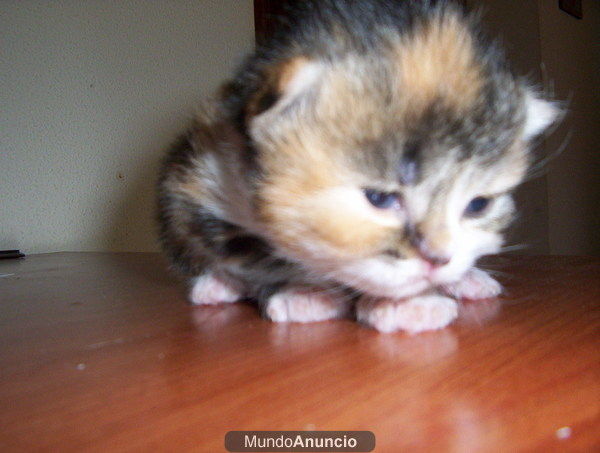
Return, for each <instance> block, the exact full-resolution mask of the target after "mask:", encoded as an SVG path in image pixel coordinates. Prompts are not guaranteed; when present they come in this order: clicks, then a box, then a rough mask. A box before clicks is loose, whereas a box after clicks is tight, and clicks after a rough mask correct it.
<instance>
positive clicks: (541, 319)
mask: <svg viewBox="0 0 600 453" xmlns="http://www.w3.org/2000/svg"><path fill="white" fill-rule="evenodd" d="M489 266H490V267H491V268H493V269H494V270H496V271H498V272H499V274H500V279H501V280H502V281H503V283H504V284H505V286H506V294H505V296H503V298H502V300H501V301H483V302H478V303H468V304H463V306H462V307H461V315H460V318H459V320H458V321H457V322H456V323H455V324H453V325H452V326H451V327H449V328H447V329H445V330H441V331H437V332H429V333H424V334H421V335H416V336H408V335H405V334H391V335H385V334H379V333H377V332H375V331H372V330H369V329H366V328H364V327H361V326H359V325H357V324H356V323H354V322H352V321H346V320H344V321H330V322H323V323H317V324H310V325H301V324H274V323H270V322H268V321H265V320H262V319H261V318H260V317H259V316H258V314H257V311H256V309H255V307H254V306H252V304H250V303H241V304H232V305H226V306H217V307H203V308H201V307H196V308H194V307H191V306H189V305H187V304H186V302H185V297H184V292H183V291H184V287H183V285H182V284H181V283H180V282H177V281H176V280H175V279H174V278H172V277H171V276H169V274H168V273H167V272H166V271H165V267H166V266H165V263H164V262H163V260H162V258H161V257H160V256H158V255H155V254H141V253H140V254H136V253H129V254H98V253H58V254H46V255H34V256H29V257H26V258H24V259H21V260H15V261H4V262H0V426H1V429H0V451H2V452H8V451H19V452H20V451H61V452H62V451H82V450H84V451H148V450H151V451H200V452H204V451H206V452H218V451H222V450H223V449H224V447H223V439H224V436H225V434H226V433H227V431H230V430H311V429H316V430H369V431H372V432H374V433H375V436H376V442H377V447H376V450H375V451H378V452H388V451H389V452H397V451H450V452H453V451H456V452H469V451H484V452H488V451H503V452H507V451H544V452H546V451H599V449H600V442H599V440H600V423H599V408H600V361H599V358H600V348H599V346H600V322H599V321H600V319H599V318H600V317H599V313H600V310H599V308H600V260H599V259H598V258H587V257H502V258H496V259H494V260H492V261H491V263H490V264H489Z"/></svg>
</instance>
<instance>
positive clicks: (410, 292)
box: [333, 259, 432, 299]
mask: <svg viewBox="0 0 600 453" xmlns="http://www.w3.org/2000/svg"><path fill="white" fill-rule="evenodd" d="M333 274H334V276H335V278H336V279H337V280H338V281H339V282H341V283H343V284H345V285H348V286H350V287H352V288H355V289H357V290H359V291H361V292H362V293H364V294H367V295H370V296H375V297H386V298H393V299H402V298H405V297H410V296H414V295H416V294H419V293H422V292H423V291H425V290H427V289H429V288H431V286H432V285H431V282H429V281H428V280H427V279H426V278H425V272H424V269H423V263H421V262H420V261H419V260H405V261H400V262H396V263H389V262H383V261H381V260H379V259H366V260H361V261H357V262H354V263H351V264H347V265H344V266H342V267H341V268H339V269H337V270H336V271H335V272H333Z"/></svg>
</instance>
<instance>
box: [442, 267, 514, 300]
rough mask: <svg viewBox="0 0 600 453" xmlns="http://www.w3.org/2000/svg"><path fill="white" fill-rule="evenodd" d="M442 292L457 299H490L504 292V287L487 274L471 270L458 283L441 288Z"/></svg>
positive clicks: (474, 269) (478, 270)
mask: <svg viewBox="0 0 600 453" xmlns="http://www.w3.org/2000/svg"><path fill="white" fill-rule="evenodd" d="M440 289H441V291H442V292H443V293H444V294H447V295H448V296H451V297H454V298H455V299H469V300H478V299H490V298H492V297H496V296H498V295H499V294H500V293H501V292H502V286H500V283H498V282H497V281H496V280H494V279H493V278H492V277H490V276H489V275H488V274H487V273H486V272H484V271H482V270H480V269H476V268H473V269H470V270H469V271H467V273H466V274H465V275H464V276H463V277H462V278H461V279H460V280H459V281H457V282H455V283H449V284H447V285H443V286H441V288H440Z"/></svg>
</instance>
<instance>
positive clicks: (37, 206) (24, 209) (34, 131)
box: [0, 0, 254, 253]
mask: <svg viewBox="0 0 600 453" xmlns="http://www.w3.org/2000/svg"><path fill="white" fill-rule="evenodd" d="M253 45H254V28H253V12H252V0H176V1H166V0H154V1H152V0H139V1H136V0H87V1H86V0H60V1H41V0H36V1H33V0H13V1H8V0H4V1H2V2H0V55H1V61H2V71H1V73H0V249H6V248H20V249H22V250H24V251H25V252H26V253H34V252H47V251H58V250H154V249H155V248H156V245H155V234H154V229H155V228H154V221H153V211H154V207H153V202H154V199H153V185H154V181H155V177H156V170H157V162H158V159H159V156H160V155H161V153H162V150H163V149H164V148H165V147H166V146H167V145H168V144H169V142H170V141H171V140H172V139H173V138H174V136H175V135H176V134H177V133H178V132H180V131H181V130H182V128H184V127H185V125H186V122H187V119H188V118H189V117H190V116H191V115H192V114H193V111H194V106H195V105H196V104H197V102H198V100H199V99H201V98H202V97H203V96H205V95H207V94H209V93H210V92H211V91H212V90H213V89H214V88H215V87H216V86H217V84H218V83H219V81H220V80H221V79H222V78H224V77H225V76H227V75H228V74H229V72H230V69H231V68H232V66H233V65H234V64H235V63H236V62H237V61H239V58H240V56H241V55H242V54H243V53H245V52H246V51H248V50H250V49H251V48H252V47H253Z"/></svg>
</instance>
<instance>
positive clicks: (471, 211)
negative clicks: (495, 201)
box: [465, 197, 491, 217]
mask: <svg viewBox="0 0 600 453" xmlns="http://www.w3.org/2000/svg"><path fill="white" fill-rule="evenodd" d="M490 201H491V200H490V199H489V198H486V197H475V198H473V199H472V200H471V201H470V202H469V204H468V205H467V207H466V209H465V215H466V216H467V217H477V216H478V215H481V214H482V213H483V212H484V211H485V209H486V208H487V207H488V206H489V205H490Z"/></svg>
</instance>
